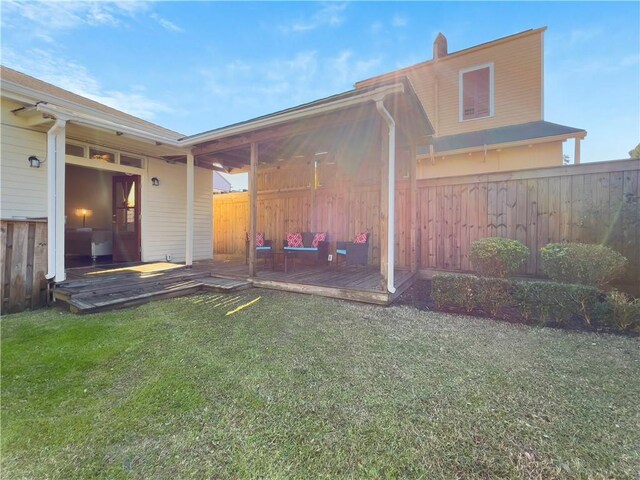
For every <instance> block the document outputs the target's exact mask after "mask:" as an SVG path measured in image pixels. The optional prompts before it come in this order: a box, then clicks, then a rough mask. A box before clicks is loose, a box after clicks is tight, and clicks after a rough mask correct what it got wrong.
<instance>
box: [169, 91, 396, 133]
mask: <svg viewBox="0 0 640 480" xmlns="http://www.w3.org/2000/svg"><path fill="white" fill-rule="evenodd" d="M351 92H354V95H352V96H349V97H347V98H341V99H338V100H334V101H331V102H327V103H322V104H320V105H316V103H317V102H318V101H320V100H318V101H316V102H311V103H309V104H307V106H303V107H302V108H299V107H296V108H294V109H289V110H283V111H281V112H278V113H274V114H271V115H267V116H264V117H258V118H256V119H254V120H249V121H247V122H242V123H239V124H235V125H230V126H228V127H222V128H219V129H216V130H211V131H208V132H203V133H199V134H196V135H191V136H188V137H185V138H182V139H180V142H184V143H185V144H189V145H195V144H197V143H202V142H210V141H213V140H219V139H221V138H224V137H228V136H231V135H241V134H243V133H248V132H250V131H252V130H256V129H260V128H266V127H273V126H275V125H279V124H282V123H286V122H290V121H293V120H298V119H301V118H305V117H309V116H312V115H318V114H321V113H328V112H332V111H334V110H338V109H340V108H346V107H350V106H354V105H358V104H361V103H366V102H368V101H376V100H382V99H383V98H384V97H386V96H387V95H390V94H394V93H404V85H403V84H402V83H394V84H393V85H384V86H381V87H378V88H376V89H375V90H371V91H367V92H364V93H361V94H358V93H357V90H351ZM321 100H322V99H321Z"/></svg>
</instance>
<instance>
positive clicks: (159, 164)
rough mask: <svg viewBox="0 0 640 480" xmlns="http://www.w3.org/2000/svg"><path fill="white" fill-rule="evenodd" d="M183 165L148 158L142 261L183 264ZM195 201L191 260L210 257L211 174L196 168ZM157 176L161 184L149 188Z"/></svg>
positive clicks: (185, 206) (184, 231) (185, 184)
mask: <svg viewBox="0 0 640 480" xmlns="http://www.w3.org/2000/svg"><path fill="white" fill-rule="evenodd" d="M186 170H187V169H186V166H185V165H184V164H180V163H177V164H174V165H172V164H169V163H167V162H165V161H163V160H157V159H149V168H148V174H147V179H146V180H145V181H143V187H144V189H143V192H142V255H143V258H142V260H143V261H147V262H150V261H160V260H165V259H166V256H167V255H170V256H171V260H172V261H175V262H184V260H185V250H186V228H187V227H186V218H187V217H186V210H187V196H186V189H187V176H186V175H187V172H186ZM195 172H196V179H195V202H194V207H195V208H194V220H195V227H194V244H195V248H194V255H193V258H194V260H202V259H209V258H212V256H213V250H212V245H213V239H212V218H213V217H212V192H213V175H212V173H211V172H210V171H208V170H204V169H201V168H196V169H195ZM153 177H158V179H159V180H160V185H159V186H157V187H153V186H151V180H150V179H151V178H153Z"/></svg>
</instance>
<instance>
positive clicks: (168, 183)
mask: <svg viewBox="0 0 640 480" xmlns="http://www.w3.org/2000/svg"><path fill="white" fill-rule="evenodd" d="M18 107H20V105H19V104H16V103H14V102H10V101H8V100H6V99H5V98H3V99H2V103H1V108H2V134H1V141H2V148H1V156H0V207H1V209H0V212H1V215H2V218H3V219H4V218H14V217H46V216H47V166H48V165H49V163H48V162H45V163H44V164H42V166H41V167H40V168H37V169H36V168H31V167H29V164H28V162H27V158H28V157H29V155H37V156H38V158H40V159H45V158H46V150H47V136H46V133H44V132H41V131H37V130H35V129H33V128H28V127H27V126H26V121H25V120H24V119H23V118H20V117H17V116H15V115H13V114H12V113H11V110H12V109H15V108H18ZM74 130H76V128H74V127H72V128H69V131H74ZM85 130H88V129H85ZM95 135H96V136H99V135H100V132H96V133H95ZM103 136H104V135H103ZM118 138H120V137H118ZM119 143H121V144H122V145H126V147H127V148H123V146H122V145H119ZM109 146H110V147H112V148H116V149H121V150H124V151H130V152H132V153H139V154H144V151H145V148H146V145H145V144H142V143H140V142H135V141H133V140H131V139H124V140H123V141H122V142H118V139H110V145H109ZM118 147H119V148H118ZM150 148H151V149H156V150H157V147H154V146H150ZM195 172H196V180H195V202H194V220H195V222H194V253H193V255H194V259H195V260H199V259H209V258H212V255H213V251H212V249H213V238H212V236H213V232H212V230H213V228H212V221H213V220H212V218H213V214H212V192H213V172H211V171H210V170H205V169H201V168H196V169H195ZM140 174H141V176H142V180H141V181H142V226H141V228H142V260H143V261H154V260H164V259H165V255H166V254H169V255H171V256H172V259H173V260H175V261H184V259H185V250H186V243H185V242H186V208H187V199H186V198H187V197H186V188H187V181H186V167H185V165H184V164H175V165H170V164H168V163H166V162H165V161H163V160H159V159H156V158H148V166H147V168H146V170H140ZM154 176H156V177H158V178H159V179H160V182H161V183H160V186H159V187H152V186H151V180H150V179H151V178H152V177H154ZM88 223H89V222H88ZM76 224H77V219H75V218H73V219H69V225H70V226H73V227H75V226H77V225H76Z"/></svg>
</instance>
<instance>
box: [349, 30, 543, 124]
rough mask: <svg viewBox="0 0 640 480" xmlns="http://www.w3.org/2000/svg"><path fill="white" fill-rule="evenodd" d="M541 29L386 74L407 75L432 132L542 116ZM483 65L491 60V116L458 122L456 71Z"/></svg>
mask: <svg viewBox="0 0 640 480" xmlns="http://www.w3.org/2000/svg"><path fill="white" fill-rule="evenodd" d="M543 33H544V32H543V30H535V31H533V32H530V33H523V34H521V35H517V36H515V37H514V38H511V39H506V40H499V41H496V42H495V43H491V44H488V45H486V46H481V47H477V48H471V49H470V50H469V51H468V52H461V53H455V52H454V53H452V54H451V55H449V56H447V57H443V58H441V59H439V60H437V61H435V62H433V61H430V62H425V63H423V64H420V65H417V66H415V67H410V68H408V69H404V70H400V71H398V72H395V73H394V74H391V76H394V75H407V76H408V77H409V79H410V80H411V83H412V84H413V87H414V89H415V90H416V93H417V95H418V97H419V98H420V101H421V102H422V104H423V105H424V108H425V110H426V112H427V115H428V116H429V119H430V120H431V123H432V124H433V126H434V128H435V129H436V136H445V135H454V134H458V133H465V132H471V131H477V130H485V129H488V128H496V127H504V126H507V125H517V124H521V123H527V122H534V121H538V120H543V111H542V81H543V79H542V63H543V54H542V41H543ZM486 63H493V64H494V113H495V114H494V116H493V117H487V118H482V119H475V120H468V121H464V122H461V121H460V117H459V72H460V70H463V69H467V68H471V67H475V66H479V65H483V64H486ZM383 77H385V76H383ZM379 79H380V77H376V78H372V79H369V80H366V81H364V82H361V83H359V84H358V86H366V85H370V84H371V83H374V82H375V81H377V80H379ZM436 97H437V99H436Z"/></svg>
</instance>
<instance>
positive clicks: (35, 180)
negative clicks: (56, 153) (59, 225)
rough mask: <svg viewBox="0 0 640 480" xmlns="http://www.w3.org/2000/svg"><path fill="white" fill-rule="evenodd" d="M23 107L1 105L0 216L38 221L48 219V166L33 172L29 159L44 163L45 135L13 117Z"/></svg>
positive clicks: (10, 104)
mask: <svg viewBox="0 0 640 480" xmlns="http://www.w3.org/2000/svg"><path fill="white" fill-rule="evenodd" d="M20 106H21V105H19V104H16V103H13V102H9V101H5V100H4V99H3V100H2V102H1V110H0V112H1V113H0V115H1V118H2V128H1V131H2V134H1V136H0V139H1V142H2V146H1V147H0V196H1V197H0V198H1V200H2V201H1V202H0V216H1V217H2V218H3V219H5V218H13V217H18V218H20V217H21V218H25V217H28V218H37V217H46V216H47V163H44V164H42V165H41V166H40V168H31V167H30V166H29V163H28V161H27V158H29V156H30V155H36V156H37V157H38V158H39V159H41V160H44V159H45V158H46V153H47V135H46V133H43V132H39V131H36V130H33V129H30V128H28V127H27V126H26V123H25V122H24V120H23V119H21V118H19V117H17V116H15V115H14V114H12V113H11V110H12V109H15V108H18V107H20Z"/></svg>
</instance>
